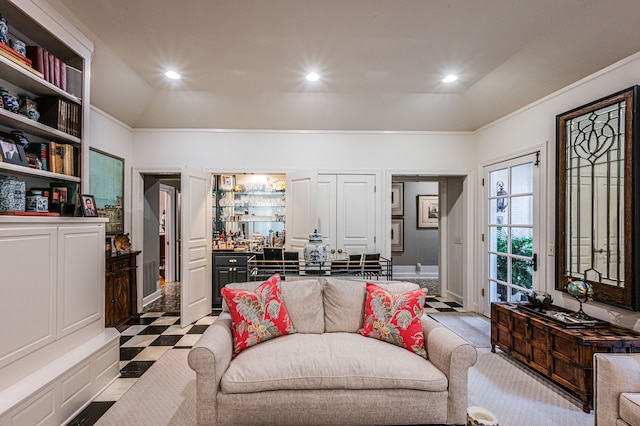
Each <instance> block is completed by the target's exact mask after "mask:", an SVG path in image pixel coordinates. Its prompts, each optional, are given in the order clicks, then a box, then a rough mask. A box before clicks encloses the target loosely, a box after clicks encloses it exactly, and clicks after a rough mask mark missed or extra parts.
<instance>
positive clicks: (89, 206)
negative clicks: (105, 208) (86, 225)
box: [80, 194, 98, 217]
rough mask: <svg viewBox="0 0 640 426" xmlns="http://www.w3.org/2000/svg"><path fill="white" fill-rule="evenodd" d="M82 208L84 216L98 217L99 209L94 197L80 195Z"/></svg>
mask: <svg viewBox="0 0 640 426" xmlns="http://www.w3.org/2000/svg"><path fill="white" fill-rule="evenodd" d="M80 202H81V204H80V207H81V208H82V216H85V217H98V209H97V208H96V200H95V199H94V198H93V195H88V194H82V195H80Z"/></svg>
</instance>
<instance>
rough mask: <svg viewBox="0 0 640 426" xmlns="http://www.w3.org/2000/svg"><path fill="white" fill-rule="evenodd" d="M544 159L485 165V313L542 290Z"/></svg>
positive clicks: (535, 157)
mask: <svg viewBox="0 0 640 426" xmlns="http://www.w3.org/2000/svg"><path fill="white" fill-rule="evenodd" d="M539 161H540V160H539V153H533V154H530V155H526V156H522V157H518V158H515V159H512V160H508V161H504V162H501V163H497V164H493V165H491V166H487V167H485V170H484V179H483V186H484V196H485V203H484V206H485V207H484V212H485V214H484V218H485V219H484V220H485V224H486V226H485V231H484V233H483V236H482V238H483V241H484V247H485V259H484V262H483V263H484V265H485V267H484V277H485V280H486V281H485V283H486V285H485V287H484V290H483V292H484V293H483V294H485V295H486V294H488V295H489V297H488V298H487V299H485V300H486V301H487V303H485V304H484V311H485V314H488V313H489V309H490V305H491V302H509V301H520V300H526V299H527V294H528V293H530V292H531V291H532V290H533V289H538V288H539V278H538V277H539V275H540V274H539V273H538V272H537V269H538V256H539V255H538V253H539V250H538V245H539V243H538V227H539V226H538V223H539V219H538V216H539V214H538V209H537V205H538V203H537V197H538V188H539V167H538V166H539Z"/></svg>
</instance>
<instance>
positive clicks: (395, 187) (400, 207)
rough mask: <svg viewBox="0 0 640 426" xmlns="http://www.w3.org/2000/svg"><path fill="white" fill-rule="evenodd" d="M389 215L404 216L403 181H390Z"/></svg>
mask: <svg viewBox="0 0 640 426" xmlns="http://www.w3.org/2000/svg"><path fill="white" fill-rule="evenodd" d="M391 215H392V216H404V183H403V182H392V183H391Z"/></svg>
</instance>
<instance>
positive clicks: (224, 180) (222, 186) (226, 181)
mask: <svg viewBox="0 0 640 426" xmlns="http://www.w3.org/2000/svg"><path fill="white" fill-rule="evenodd" d="M234 186H236V177H235V176H233V175H220V178H219V180H218V189H219V190H220V191H233V187H234Z"/></svg>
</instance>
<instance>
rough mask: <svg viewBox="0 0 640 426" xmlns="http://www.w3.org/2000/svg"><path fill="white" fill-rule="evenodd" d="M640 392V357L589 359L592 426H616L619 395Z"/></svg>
mask: <svg viewBox="0 0 640 426" xmlns="http://www.w3.org/2000/svg"><path fill="white" fill-rule="evenodd" d="M623 392H640V354H624V353H619V354H607V353H596V354H594V356H593V408H594V410H595V424H596V426H608V425H616V424H617V420H618V418H619V417H620V415H619V407H620V394H621V393H623Z"/></svg>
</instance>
